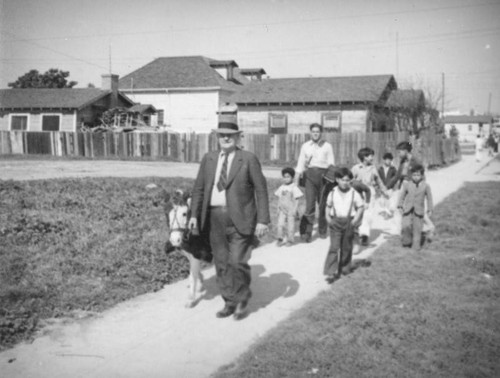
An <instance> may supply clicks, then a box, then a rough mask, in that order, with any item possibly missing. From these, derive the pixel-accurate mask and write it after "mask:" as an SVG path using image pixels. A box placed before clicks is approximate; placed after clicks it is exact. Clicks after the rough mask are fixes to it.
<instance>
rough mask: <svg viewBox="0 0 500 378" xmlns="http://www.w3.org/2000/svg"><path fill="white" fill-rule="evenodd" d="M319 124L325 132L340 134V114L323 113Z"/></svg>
mask: <svg viewBox="0 0 500 378" xmlns="http://www.w3.org/2000/svg"><path fill="white" fill-rule="evenodd" d="M321 124H322V125H323V130H324V131H325V132H330V133H331V132H340V112H334V113H323V114H322V115H321Z"/></svg>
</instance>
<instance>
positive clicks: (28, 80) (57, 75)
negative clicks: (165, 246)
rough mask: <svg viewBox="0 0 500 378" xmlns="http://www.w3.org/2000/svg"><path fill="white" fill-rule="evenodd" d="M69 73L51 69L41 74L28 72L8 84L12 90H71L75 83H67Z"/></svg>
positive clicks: (36, 71)
mask: <svg viewBox="0 0 500 378" xmlns="http://www.w3.org/2000/svg"><path fill="white" fill-rule="evenodd" d="M68 76H69V71H62V70H59V69H57V68H51V69H49V70H48V71H47V72H45V73H43V74H41V73H40V72H38V70H30V71H29V72H27V73H25V74H24V75H23V76H20V77H18V78H17V80H16V81H14V82H12V83H9V84H8V86H9V87H12V88H73V87H74V86H75V85H76V84H78V83H77V82H76V81H68V80H67V77H68Z"/></svg>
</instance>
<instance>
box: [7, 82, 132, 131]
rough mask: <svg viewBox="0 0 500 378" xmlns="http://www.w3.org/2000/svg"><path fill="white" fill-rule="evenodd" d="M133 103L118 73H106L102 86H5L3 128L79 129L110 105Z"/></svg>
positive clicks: (33, 129)
mask: <svg viewBox="0 0 500 378" xmlns="http://www.w3.org/2000/svg"><path fill="white" fill-rule="evenodd" d="M132 105H134V103H133V102H132V100H130V99H129V98H127V96H125V95H123V94H122V93H120V92H118V76H117V75H102V88H101V89H97V88H22V89H17V88H12V89H1V90H0V130H26V131H77V130H78V129H79V128H80V127H81V126H82V125H94V124H95V123H96V122H98V118H99V117H100V116H101V114H102V113H103V112H104V111H106V110H108V109H110V108H114V107H125V108H129V107H130V106H132Z"/></svg>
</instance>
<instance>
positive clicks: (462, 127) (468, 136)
mask: <svg viewBox="0 0 500 378" xmlns="http://www.w3.org/2000/svg"><path fill="white" fill-rule="evenodd" d="M492 125H493V116H491V115H473V114H472V115H447V116H445V117H444V129H445V132H446V134H447V135H450V134H451V133H452V130H454V131H455V132H458V139H459V140H460V142H474V141H475V140H476V138H477V136H478V135H480V136H481V137H485V136H488V135H489V134H490V132H491V130H492Z"/></svg>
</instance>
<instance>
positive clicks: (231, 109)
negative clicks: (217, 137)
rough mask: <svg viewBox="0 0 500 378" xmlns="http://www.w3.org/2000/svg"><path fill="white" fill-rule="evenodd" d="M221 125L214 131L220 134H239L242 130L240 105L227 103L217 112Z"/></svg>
mask: <svg viewBox="0 0 500 378" xmlns="http://www.w3.org/2000/svg"><path fill="white" fill-rule="evenodd" d="M217 114H218V118H219V125H218V126H217V129H215V130H214V131H215V132H216V133H218V134H238V133H241V131H242V130H240V129H239V127H238V116H237V114H238V107H237V106H236V104H225V105H222V106H221V107H220V108H219V111H218V112H217Z"/></svg>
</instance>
